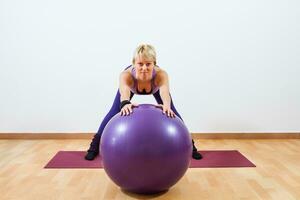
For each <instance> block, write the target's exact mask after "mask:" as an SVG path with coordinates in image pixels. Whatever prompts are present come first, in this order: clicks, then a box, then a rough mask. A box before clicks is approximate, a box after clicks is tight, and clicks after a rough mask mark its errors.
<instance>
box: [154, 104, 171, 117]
mask: <svg viewBox="0 0 300 200" xmlns="http://www.w3.org/2000/svg"><path fill="white" fill-rule="evenodd" d="M156 107H157V108H161V109H162V110H163V114H167V116H168V117H172V118H175V113H174V112H173V110H172V109H171V108H170V107H169V106H166V105H163V104H158V105H156Z"/></svg>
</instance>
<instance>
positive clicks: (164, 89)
mask: <svg viewBox="0 0 300 200" xmlns="http://www.w3.org/2000/svg"><path fill="white" fill-rule="evenodd" d="M158 86H159V94H160V97H161V99H162V101H163V105H161V107H162V109H163V113H164V114H165V113H167V115H168V116H169V117H175V113H174V112H173V111H172V110H171V96H170V89H169V77H168V74H167V72H165V71H163V70H160V72H159V73H158Z"/></svg>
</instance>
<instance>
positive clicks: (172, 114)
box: [163, 108, 176, 118]
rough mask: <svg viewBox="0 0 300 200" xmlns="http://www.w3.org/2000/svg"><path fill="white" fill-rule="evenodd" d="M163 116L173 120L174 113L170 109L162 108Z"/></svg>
mask: <svg viewBox="0 0 300 200" xmlns="http://www.w3.org/2000/svg"><path fill="white" fill-rule="evenodd" d="M163 114H166V115H167V116H168V117H171V118H175V116H176V115H175V113H174V112H173V111H172V110H171V109H170V108H163Z"/></svg>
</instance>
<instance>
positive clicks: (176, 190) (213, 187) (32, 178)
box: [0, 139, 300, 200]
mask: <svg viewBox="0 0 300 200" xmlns="http://www.w3.org/2000/svg"><path fill="white" fill-rule="evenodd" d="M89 143H90V141H89V140H0V199H1V200H2V199H3V200H4V199H5V200H6V199H22V200H23V199H30V200H34V199H39V200H40V199H55V200H57V199H58V200H60V199H72V200H73V199H89V200H90V199H122V200H124V199H168V200H169V199H172V200H173V199H184V200H191V199H204V200H206V199H222V200H224V199H263V200H265V199H280V200H287V199H300V140H299V139H286V140H284V139H280V140H279V139H276V140H234V139H232V140H221V139H219V140H208V139H205V140H196V145H197V146H198V147H200V148H201V149H202V150H212V149H236V150H239V151H240V152H241V153H242V154H244V155H245V156H246V157H247V158H248V159H250V160H251V161H252V162H254V164H256V165H257V167H256V168H200V169H188V171H187V173H186V174H185V176H184V177H183V178H182V179H181V180H180V181H179V182H178V183H177V184H176V185H175V186H173V187H172V188H171V189H170V190H169V191H167V192H166V193H164V194H160V195H150V196H145V195H135V194H131V193H126V192H124V191H122V190H120V189H119V188H118V187H117V186H116V185H115V184H114V183H112V182H111V181H110V180H109V178H108V177H107V175H106V174H105V172H104V170H103V169H43V167H44V166H45V164H46V163H47V162H48V161H49V160H50V159H51V158H52V157H53V156H54V155H55V154H56V152H57V151H59V150H86V148H87V147H88V145H89Z"/></svg>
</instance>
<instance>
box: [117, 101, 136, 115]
mask: <svg viewBox="0 0 300 200" xmlns="http://www.w3.org/2000/svg"><path fill="white" fill-rule="evenodd" d="M138 106H139V105H138V104H135V103H131V104H126V105H125V106H124V107H123V108H122V109H121V116H123V115H124V116H126V115H130V113H132V109H133V108H134V107H138Z"/></svg>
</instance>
